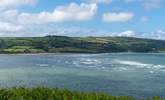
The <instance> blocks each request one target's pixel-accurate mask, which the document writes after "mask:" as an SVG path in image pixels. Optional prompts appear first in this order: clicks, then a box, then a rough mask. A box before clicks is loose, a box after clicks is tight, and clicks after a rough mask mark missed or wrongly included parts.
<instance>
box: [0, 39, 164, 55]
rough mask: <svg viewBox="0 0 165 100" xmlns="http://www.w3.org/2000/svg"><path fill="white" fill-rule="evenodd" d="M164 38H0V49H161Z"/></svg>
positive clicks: (106, 51)
mask: <svg viewBox="0 0 165 100" xmlns="http://www.w3.org/2000/svg"><path fill="white" fill-rule="evenodd" d="M164 51H165V41H163V40H152V39H140V38H131V37H66V36H46V37H14V38H9V37H6V38H0V53H57V52H61V53H62V52H64V53H111V52H164Z"/></svg>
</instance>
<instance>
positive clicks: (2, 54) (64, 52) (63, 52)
mask: <svg viewBox="0 0 165 100" xmlns="http://www.w3.org/2000/svg"><path fill="white" fill-rule="evenodd" d="M51 54H165V52H109V53H108V52H105V53H83V52H82V53H75V52H70V53H69V52H57V53H0V55H51Z"/></svg>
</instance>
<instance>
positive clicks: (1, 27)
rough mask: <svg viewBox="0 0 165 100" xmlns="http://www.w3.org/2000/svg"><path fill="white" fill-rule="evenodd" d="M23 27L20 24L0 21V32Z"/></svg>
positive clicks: (18, 29) (15, 30)
mask: <svg viewBox="0 0 165 100" xmlns="http://www.w3.org/2000/svg"><path fill="white" fill-rule="evenodd" d="M22 29H23V26H21V25H15V24H12V23H7V22H0V32H4V33H5V32H7V33H8V32H18V31H21V30H22Z"/></svg>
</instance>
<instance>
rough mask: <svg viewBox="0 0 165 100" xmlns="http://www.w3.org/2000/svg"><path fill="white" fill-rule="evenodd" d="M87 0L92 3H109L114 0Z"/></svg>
mask: <svg viewBox="0 0 165 100" xmlns="http://www.w3.org/2000/svg"><path fill="white" fill-rule="evenodd" d="M86 1H87V2H90V3H96V4H98V3H105V4H109V3H110V2H111V1H112V0H86Z"/></svg>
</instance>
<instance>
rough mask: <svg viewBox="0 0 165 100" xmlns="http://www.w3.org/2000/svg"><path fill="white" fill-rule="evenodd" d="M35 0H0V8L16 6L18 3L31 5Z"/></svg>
mask: <svg viewBox="0 0 165 100" xmlns="http://www.w3.org/2000/svg"><path fill="white" fill-rule="evenodd" d="M35 3H36V0H0V10H2V9H8V8H12V7H17V6H20V5H28V4H30V5H33V4H35Z"/></svg>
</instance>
